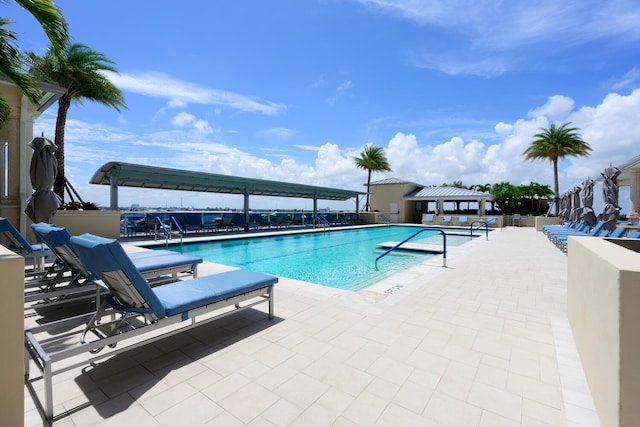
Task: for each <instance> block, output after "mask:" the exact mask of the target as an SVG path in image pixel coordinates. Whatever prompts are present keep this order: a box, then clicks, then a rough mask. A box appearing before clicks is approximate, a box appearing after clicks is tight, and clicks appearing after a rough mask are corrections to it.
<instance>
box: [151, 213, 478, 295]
mask: <svg viewBox="0 0 640 427" xmlns="http://www.w3.org/2000/svg"><path fill="white" fill-rule="evenodd" d="M418 229H419V228H418V227H407V226H385V227H367V228H357V229H349V230H331V231H329V232H315V233H300V234H286V235H280V236H269V237H258V236H251V237H250V238H239V239H233V240H224V241H211V242H202V243H185V244H184V245H183V246H182V247H179V246H174V247H170V249H171V250H174V251H178V252H182V253H185V254H189V255H194V256H198V257H202V258H203V259H204V260H206V261H210V262H215V263H219V264H225V265H230V266H233V267H239V268H245V269H247V270H253V271H260V272H263V273H269V274H274V275H276V276H281V277H288V278H291V279H297V280H303V281H307V282H313V283H317V284H320V285H325V286H331V287H335V288H340V289H346V290H351V291H357V290H360V289H362V288H365V287H367V286H369V285H371V284H373V283H375V282H377V281H379V280H382V279H384V278H385V277H387V276H390V275H391V274H393V273H396V272H398V271H400V270H404V269H407V268H409V267H411V266H412V265H415V264H417V263H419V262H421V261H424V260H426V259H428V257H432V256H434V255H433V254H429V253H423V252H414V251H394V252H391V253H390V254H389V255H387V256H385V257H384V258H383V259H381V260H380V261H379V262H378V269H376V265H375V259H376V257H377V256H378V255H380V254H381V253H382V252H383V251H384V250H383V249H380V248H378V247H377V246H376V245H377V244H378V243H382V242H388V241H395V242H400V241H402V240H404V239H405V238H407V237H409V236H410V235H411V234H413V233H415V232H416V231H417V230H418ZM445 231H446V230H445ZM458 231H459V230H458ZM468 241H469V236H468V235H466V236H457V235H447V246H456V245H460V244H462V243H464V242H468ZM412 242H415V243H424V244H430V245H436V246H438V247H442V236H441V235H440V234H438V232H436V231H433V232H431V231H427V232H423V233H422V234H421V235H419V236H418V238H416V239H415V240H412ZM163 248H164V247H163Z"/></svg>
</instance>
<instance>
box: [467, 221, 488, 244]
mask: <svg viewBox="0 0 640 427" xmlns="http://www.w3.org/2000/svg"><path fill="white" fill-rule="evenodd" d="M476 223H477V224H480V226H482V225H484V231H485V233H486V234H487V240H489V221H487V220H485V219H477V220H475V221H471V224H469V238H470V239H473V224H476ZM478 229H480V227H478Z"/></svg>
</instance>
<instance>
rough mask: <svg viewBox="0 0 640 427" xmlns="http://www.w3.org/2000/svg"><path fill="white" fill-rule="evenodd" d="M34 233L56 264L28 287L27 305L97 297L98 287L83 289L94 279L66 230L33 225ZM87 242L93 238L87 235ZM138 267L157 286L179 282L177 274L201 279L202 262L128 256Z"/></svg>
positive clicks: (172, 255) (167, 254)
mask: <svg viewBox="0 0 640 427" xmlns="http://www.w3.org/2000/svg"><path fill="white" fill-rule="evenodd" d="M31 229H32V230H33V233H34V234H35V236H36V238H38V240H39V241H41V242H43V243H46V244H47V246H48V247H49V249H50V250H51V251H52V252H53V253H54V254H55V256H56V257H57V260H56V261H55V262H54V264H53V265H52V266H51V267H50V268H49V269H48V270H47V273H46V274H45V275H44V276H43V277H42V278H41V279H39V280H34V281H30V282H27V283H25V288H26V289H27V290H26V292H25V303H27V302H32V301H40V300H44V299H46V300H47V301H49V302H52V298H57V299H60V298H64V299H65V301H68V300H69V299H70V298H80V297H85V296H87V295H92V294H94V293H95V291H96V288H95V286H93V285H92V286H84V285H86V284H88V283H90V282H91V281H92V280H93V279H94V278H93V277H91V272H90V271H89V270H88V269H87V267H86V266H84V265H83V264H82V262H81V261H80V259H79V258H78V255H77V253H76V251H75V250H74V248H73V247H72V246H71V235H70V234H69V232H68V231H67V229H66V228H64V227H56V226H54V225H51V224H45V223H38V224H32V225H31ZM84 236H85V237H86V238H88V239H92V238H95V237H96V236H93V235H92V234H85V235H84ZM128 256H129V258H130V259H131V261H132V262H133V264H134V265H135V267H136V268H137V269H138V270H139V271H140V273H142V275H143V276H144V277H145V278H147V279H149V280H154V282H159V281H167V280H166V279H165V276H170V279H169V280H174V281H175V280H177V278H178V274H181V273H187V274H192V275H193V276H194V277H197V275H198V264H200V263H202V258H197V257H192V256H188V255H183V254H179V253H176V252H172V251H167V250H158V251H143V252H134V253H131V254H128Z"/></svg>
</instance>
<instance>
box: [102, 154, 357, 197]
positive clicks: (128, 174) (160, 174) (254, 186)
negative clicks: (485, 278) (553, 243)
mask: <svg viewBox="0 0 640 427" xmlns="http://www.w3.org/2000/svg"><path fill="white" fill-rule="evenodd" d="M112 178H113V179H115V185H117V186H123V187H137V188H157V189H164V190H183V191H198V192H205V193H228V194H248V195H259V196H281V197H299V198H309V199H310V198H317V199H323V200H348V199H350V198H352V197H356V196H360V195H364V194H366V193H363V192H359V191H352V190H340V189H336V188H328V187H317V186H314V185H304V184H294V183H290V182H282V181H270V180H264V179H254V178H244V177H237V176H229V175H219V174H213V173H207V172H195V171H189V170H182V169H171V168H164V167H158V166H147V165H137V164H132V163H122V162H109V163H105V164H104V165H102V166H101V167H100V168H99V169H98V170H97V171H96V172H95V174H94V175H93V177H92V178H91V181H90V183H91V184H104V185H110V184H111V180H112Z"/></svg>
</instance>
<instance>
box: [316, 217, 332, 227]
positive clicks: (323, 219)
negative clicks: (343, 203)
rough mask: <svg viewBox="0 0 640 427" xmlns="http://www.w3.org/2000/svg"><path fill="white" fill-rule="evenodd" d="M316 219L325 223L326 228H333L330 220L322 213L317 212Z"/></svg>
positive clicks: (320, 222)
mask: <svg viewBox="0 0 640 427" xmlns="http://www.w3.org/2000/svg"><path fill="white" fill-rule="evenodd" d="M316 221H317V222H318V224H319V225H323V226H324V227H325V230H328V229H330V228H331V223H330V222H329V220H328V219H327V218H325V217H323V216H322V215H320V214H316Z"/></svg>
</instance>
